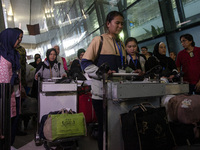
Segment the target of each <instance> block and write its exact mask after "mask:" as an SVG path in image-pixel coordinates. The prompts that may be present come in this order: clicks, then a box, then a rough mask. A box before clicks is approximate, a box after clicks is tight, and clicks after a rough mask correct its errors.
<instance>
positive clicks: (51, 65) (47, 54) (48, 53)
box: [46, 48, 57, 68]
mask: <svg viewBox="0 0 200 150" xmlns="http://www.w3.org/2000/svg"><path fill="white" fill-rule="evenodd" d="M52 51H54V52H55V53H56V50H55V49H54V48H50V49H48V50H47V52H46V57H47V61H48V62H49V65H50V67H51V68H52V67H53V65H54V63H57V53H56V59H55V60H54V61H50V60H49V55H50V53H51V52H52Z"/></svg>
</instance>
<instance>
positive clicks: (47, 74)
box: [35, 48, 67, 80]
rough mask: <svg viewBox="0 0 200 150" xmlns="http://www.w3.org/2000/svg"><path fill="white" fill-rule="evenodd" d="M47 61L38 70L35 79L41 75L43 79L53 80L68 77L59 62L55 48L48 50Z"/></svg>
mask: <svg viewBox="0 0 200 150" xmlns="http://www.w3.org/2000/svg"><path fill="white" fill-rule="evenodd" d="M46 57H47V59H46V60H45V61H44V63H41V64H40V65H39V66H38V67H37V70H36V74H35V79H36V80H37V78H38V73H40V75H41V77H42V78H43V79H51V78H52V77H66V76H67V75H66V73H65V70H64V68H63V66H62V64H60V63H58V62H57V59H56V58H57V53H56V50H55V49H54V48H51V49H48V50H47V52H46Z"/></svg>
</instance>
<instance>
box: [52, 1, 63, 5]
mask: <svg viewBox="0 0 200 150" xmlns="http://www.w3.org/2000/svg"><path fill="white" fill-rule="evenodd" d="M65 2H66V1H55V2H54V4H55V5H56V4H62V3H65Z"/></svg>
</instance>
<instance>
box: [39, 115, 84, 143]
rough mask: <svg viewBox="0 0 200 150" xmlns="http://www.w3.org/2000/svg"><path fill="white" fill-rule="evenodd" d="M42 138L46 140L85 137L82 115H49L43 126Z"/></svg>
mask: <svg viewBox="0 0 200 150" xmlns="http://www.w3.org/2000/svg"><path fill="white" fill-rule="evenodd" d="M43 132H44V136H45V138H46V139H47V140H50V141H53V140H56V139H61V138H67V137H74V136H86V135H87V129H86V123H85V116H84V114H83V113H76V114H66V113H62V114H49V115H48V118H47V120H46V121H45V124H44V129H43Z"/></svg>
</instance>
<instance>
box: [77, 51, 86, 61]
mask: <svg viewBox="0 0 200 150" xmlns="http://www.w3.org/2000/svg"><path fill="white" fill-rule="evenodd" d="M81 53H85V50H84V49H79V50H78V52H77V57H78V59H79V58H80V55H81Z"/></svg>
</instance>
